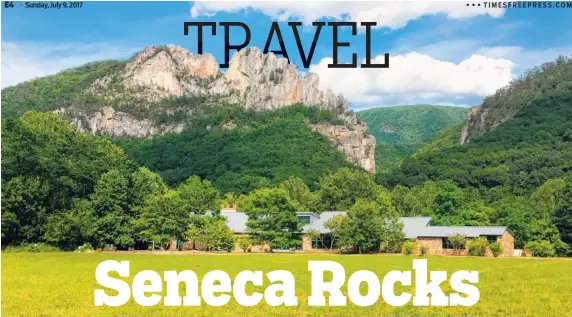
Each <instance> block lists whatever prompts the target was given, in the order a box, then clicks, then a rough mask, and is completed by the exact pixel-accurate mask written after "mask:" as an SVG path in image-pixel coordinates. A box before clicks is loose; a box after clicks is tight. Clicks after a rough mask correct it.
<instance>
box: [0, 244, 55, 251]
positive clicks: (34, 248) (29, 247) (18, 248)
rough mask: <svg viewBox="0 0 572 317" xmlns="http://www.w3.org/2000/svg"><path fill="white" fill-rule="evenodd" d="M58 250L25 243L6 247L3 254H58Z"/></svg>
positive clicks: (43, 245)
mask: <svg viewBox="0 0 572 317" xmlns="http://www.w3.org/2000/svg"><path fill="white" fill-rule="evenodd" d="M58 251H61V250H60V249H58V248H56V247H53V246H51V245H49V244H45V243H25V244H21V245H18V246H8V247H7V248H6V250H4V252H14V253H15V252H58Z"/></svg>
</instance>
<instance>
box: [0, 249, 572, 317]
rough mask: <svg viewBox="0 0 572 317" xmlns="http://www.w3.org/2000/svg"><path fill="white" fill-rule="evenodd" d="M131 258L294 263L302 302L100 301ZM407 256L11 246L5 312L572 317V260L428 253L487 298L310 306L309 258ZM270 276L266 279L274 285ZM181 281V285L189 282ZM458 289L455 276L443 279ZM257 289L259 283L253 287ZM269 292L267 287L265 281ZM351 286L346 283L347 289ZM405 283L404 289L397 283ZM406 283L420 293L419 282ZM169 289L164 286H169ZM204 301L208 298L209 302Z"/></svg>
mask: <svg viewBox="0 0 572 317" xmlns="http://www.w3.org/2000/svg"><path fill="white" fill-rule="evenodd" d="M109 259H113V260H128V261H130V262H131V276H130V279H129V280H130V281H131V280H132V279H133V277H134V275H135V274H136V273H137V272H139V271H142V270H145V269H153V270H155V271H157V272H158V273H159V274H161V275H162V272H163V271H166V270H177V271H181V270H185V269H188V270H193V271H195V272H196V273H197V275H198V276H199V278H201V277H202V276H204V274H205V273H206V272H208V271H211V270H214V269H222V270H224V271H226V272H227V273H229V274H230V276H231V277H233V276H235V275H236V274H237V273H238V272H240V271H242V270H262V271H264V272H265V273H267V272H270V271H272V270H277V269H283V270H289V271H290V272H292V273H293V274H294V276H295V277H296V295H297V296H298V301H299V306H298V307H278V308H274V307H269V306H267V305H266V304H265V303H264V301H262V302H261V303H260V304H258V305H257V306H254V307H242V306H239V305H238V304H237V303H236V302H235V301H234V300H231V301H230V302H229V303H228V304H227V305H225V306H223V307H207V306H202V307H163V306H162V303H160V304H159V305H157V306H153V307H141V306H138V305H137V304H136V303H134V302H133V301H132V300H131V301H130V302H129V303H128V304H126V305H124V306H122V307H95V306H94V305H93V292H94V289H96V288H99V287H100V286H99V285H98V284H97V282H96V281H95V268H96V266H97V265H98V264H99V263H101V262H102V261H104V260H109ZM413 259H415V257H406V256H365V255H364V256H357V255H311V254H301V255H285V254H274V255H266V254H260V255H256V254H246V255H243V254H230V255H229V254H213V255H208V254H187V255H151V254H99V253H93V254H86V253H3V254H2V316H5V317H7V316H139V317H141V316H216V317H224V316H249V317H251V316H298V317H302V316H486V317H490V316H543V317H548V316H566V315H568V316H570V312H572V260H566V259H516V258H507V259H502V258H468V257H428V266H429V270H446V271H448V272H449V276H450V274H451V273H452V272H454V271H457V270H478V271H479V283H478V284H477V286H478V288H479V290H480V294H481V298H480V301H479V302H478V303H477V304H476V305H475V306H472V307H413V306H411V304H408V305H406V306H403V307H391V306H389V305H387V304H386V303H384V302H383V300H382V299H381V297H380V300H379V302H378V303H377V304H376V305H373V306H370V307H357V306H354V305H352V304H351V303H348V306H346V307H308V305H307V296H308V295H309V292H310V273H309V272H308V271H307V261H309V260H332V261H337V262H338V263H340V264H342V265H343V266H344V268H345V270H346V280H347V278H349V275H350V274H351V273H353V272H355V271H357V270H362V269H365V270H371V271H373V272H375V273H376V274H377V275H378V276H380V277H383V276H384V275H385V274H386V273H387V272H389V271H391V270H394V269H398V270H412V260H413ZM268 285H269V283H268V281H265V286H268ZM182 288H183V287H182V285H181V289H182ZM442 288H443V290H444V291H445V292H447V291H451V289H450V288H448V283H444V284H442ZM254 289H255V288H254V287H252V288H251V290H254ZM258 289H259V290H260V291H263V289H264V287H260V288H258ZM342 289H343V290H344V293H345V286H344V287H343V288H342ZM396 290H397V289H396ZM402 290H406V291H408V292H414V289H413V288H412V287H405V288H403V289H402ZM163 295H164V293H163ZM203 304H204V303H203Z"/></svg>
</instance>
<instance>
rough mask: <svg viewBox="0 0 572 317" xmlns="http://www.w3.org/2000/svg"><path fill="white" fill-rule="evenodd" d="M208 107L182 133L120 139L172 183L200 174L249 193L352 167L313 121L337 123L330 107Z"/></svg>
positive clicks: (311, 180)
mask: <svg viewBox="0 0 572 317" xmlns="http://www.w3.org/2000/svg"><path fill="white" fill-rule="evenodd" d="M204 111H205V114H204V115H203V116H201V117H200V118H197V119H196V120H194V122H192V123H191V124H190V127H189V128H187V129H186V130H185V131H183V132H182V133H180V134H168V135H165V136H156V137H154V138H152V139H144V140H126V141H122V142H121V143H120V144H121V146H122V147H123V148H124V149H125V150H126V152H127V153H128V154H129V155H130V156H132V157H134V158H135V159H136V160H137V162H138V163H139V164H141V165H142V166H145V167H148V168H150V169H152V170H154V171H157V172H159V173H160V174H161V176H162V177H163V178H164V179H165V180H166V182H167V183H168V184H170V185H176V184H179V183H181V182H182V181H184V180H185V179H187V178H188V177H189V176H190V175H198V176H200V177H201V178H205V179H209V180H211V181H212V182H213V183H214V185H215V186H216V187H217V188H219V189H220V190H221V191H223V192H234V193H247V192H249V191H251V190H253V189H257V188H261V187H265V186H274V185H277V184H278V183H280V182H281V181H283V180H286V179H287V178H288V177H290V176H296V177H299V178H301V179H303V180H304V182H305V183H306V184H307V185H308V186H310V187H313V186H314V183H315V182H316V181H318V180H319V178H320V177H321V176H322V175H324V174H326V173H328V172H330V171H333V170H336V169H338V168H340V167H343V166H350V164H349V163H347V161H346V160H345V158H344V156H343V154H342V153H341V152H339V151H337V150H336V149H335V148H334V147H332V145H331V144H330V142H329V141H328V140H327V138H326V137H324V136H322V135H320V134H319V133H317V132H314V131H312V130H311V129H310V127H309V126H308V125H307V123H337V121H338V120H337V119H336V116H335V115H334V114H333V113H331V112H330V111H327V110H320V109H318V108H316V107H305V106H301V105H293V106H289V107H284V108H281V109H278V110H274V111H254V110H245V109H244V108H242V107H238V106H222V105H220V106H217V107H213V108H210V109H207V110H204Z"/></svg>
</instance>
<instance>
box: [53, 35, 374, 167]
mask: <svg viewBox="0 0 572 317" xmlns="http://www.w3.org/2000/svg"><path fill="white" fill-rule="evenodd" d="M318 87H319V78H318V76H317V75H316V74H313V73H307V74H305V75H304V76H303V77H301V76H300V73H299V71H298V69H297V68H296V66H294V65H293V64H288V61H287V60H286V59H283V58H278V57H276V56H275V55H274V54H273V53H268V54H263V53H262V52H261V51H260V50H259V49H257V48H249V49H244V50H242V51H240V52H238V53H236V54H235V55H234V56H233V57H232V59H231V61H230V64H229V68H228V69H227V70H226V72H222V71H221V70H220V69H219V68H218V63H217V61H216V60H215V58H214V57H213V56H212V55H210V54H202V55H194V54H192V53H191V52H189V51H188V50H186V49H185V48H182V47H179V46H173V45H169V46H162V47H148V48H146V49H144V50H143V51H141V52H139V53H138V54H136V55H135V56H134V57H133V58H132V59H131V60H129V61H128V62H127V64H126V65H125V67H124V68H123V70H122V71H121V72H118V73H113V74H109V75H107V76H105V77H102V78H99V79H97V80H96V81H94V83H93V84H92V85H91V87H90V89H89V92H90V94H92V95H93V96H96V97H100V98H102V99H104V100H105V101H106V106H105V107H98V108H93V107H92V108H88V110H86V109H66V108H60V109H58V110H57V112H58V113H60V114H61V115H62V116H64V117H66V118H68V119H70V120H71V121H72V122H73V124H74V125H76V126H77V127H78V129H80V130H82V131H86V132H89V133H91V134H94V135H110V136H116V137H137V138H142V137H150V136H153V135H156V134H163V133H167V132H180V131H182V130H183V128H184V126H185V123H184V122H177V123H169V124H165V123H163V124H159V123H157V121H156V120H153V119H151V118H149V117H146V116H145V113H149V112H153V111H157V109H154V107H155V106H154V105H155V104H154V103H157V102H160V101H161V100H166V99H169V98H178V97H189V96H192V97H205V98H210V97H213V98H215V97H216V98H217V100H221V101H224V102H226V103H231V104H238V105H242V106H244V107H245V108H247V109H255V110H272V109H276V108H279V107H282V106H286V105H291V104H295V103H301V104H304V105H307V106H315V107H319V108H322V109H328V110H330V111H332V112H334V113H336V114H338V115H339V119H341V121H342V122H343V123H344V125H341V126H334V125H331V126H328V125H319V126H313V127H312V128H313V129H314V130H315V131H318V132H319V133H321V134H323V135H325V136H327V137H328V139H329V140H330V141H331V142H332V143H333V144H335V145H336V146H337V147H338V149H339V150H340V151H342V152H343V153H345V154H346V156H347V158H348V160H349V161H351V162H354V163H356V164H358V165H360V166H361V167H363V168H364V169H365V170H367V171H369V172H374V171H375V162H374V152H375V138H373V137H372V136H368V135H367V126H366V124H365V123H361V122H359V121H358V120H357V118H356V116H355V114H354V113H353V112H350V111H349V106H348V102H347V100H346V99H345V98H344V97H343V96H341V95H334V94H333V93H332V92H331V91H330V90H327V91H320V90H319V88H318ZM126 96H127V97H126ZM165 111H170V112H171V113H172V112H175V111H184V112H185V115H187V116H193V115H194V112H193V111H191V110H189V109H179V108H176V109H166V110H165ZM141 113H143V115H141ZM136 114H138V115H136Z"/></svg>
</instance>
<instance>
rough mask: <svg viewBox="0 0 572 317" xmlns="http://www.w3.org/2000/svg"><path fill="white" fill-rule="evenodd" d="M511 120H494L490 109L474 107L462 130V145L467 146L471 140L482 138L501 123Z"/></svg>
mask: <svg viewBox="0 0 572 317" xmlns="http://www.w3.org/2000/svg"><path fill="white" fill-rule="evenodd" d="M507 119H509V117H505V118H496V119H495V118H492V117H491V116H490V115H489V109H488V108H483V107H481V106H475V107H472V108H471V110H470V111H469V113H468V114H467V121H466V122H465V125H464V126H463V130H461V140H460V142H461V144H467V143H469V142H470V141H471V140H474V139H477V138H479V137H481V136H482V135H483V134H485V133H486V132H489V131H492V130H494V129H495V128H496V127H497V126H498V125H499V124H500V123H501V122H503V121H504V120H507Z"/></svg>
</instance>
